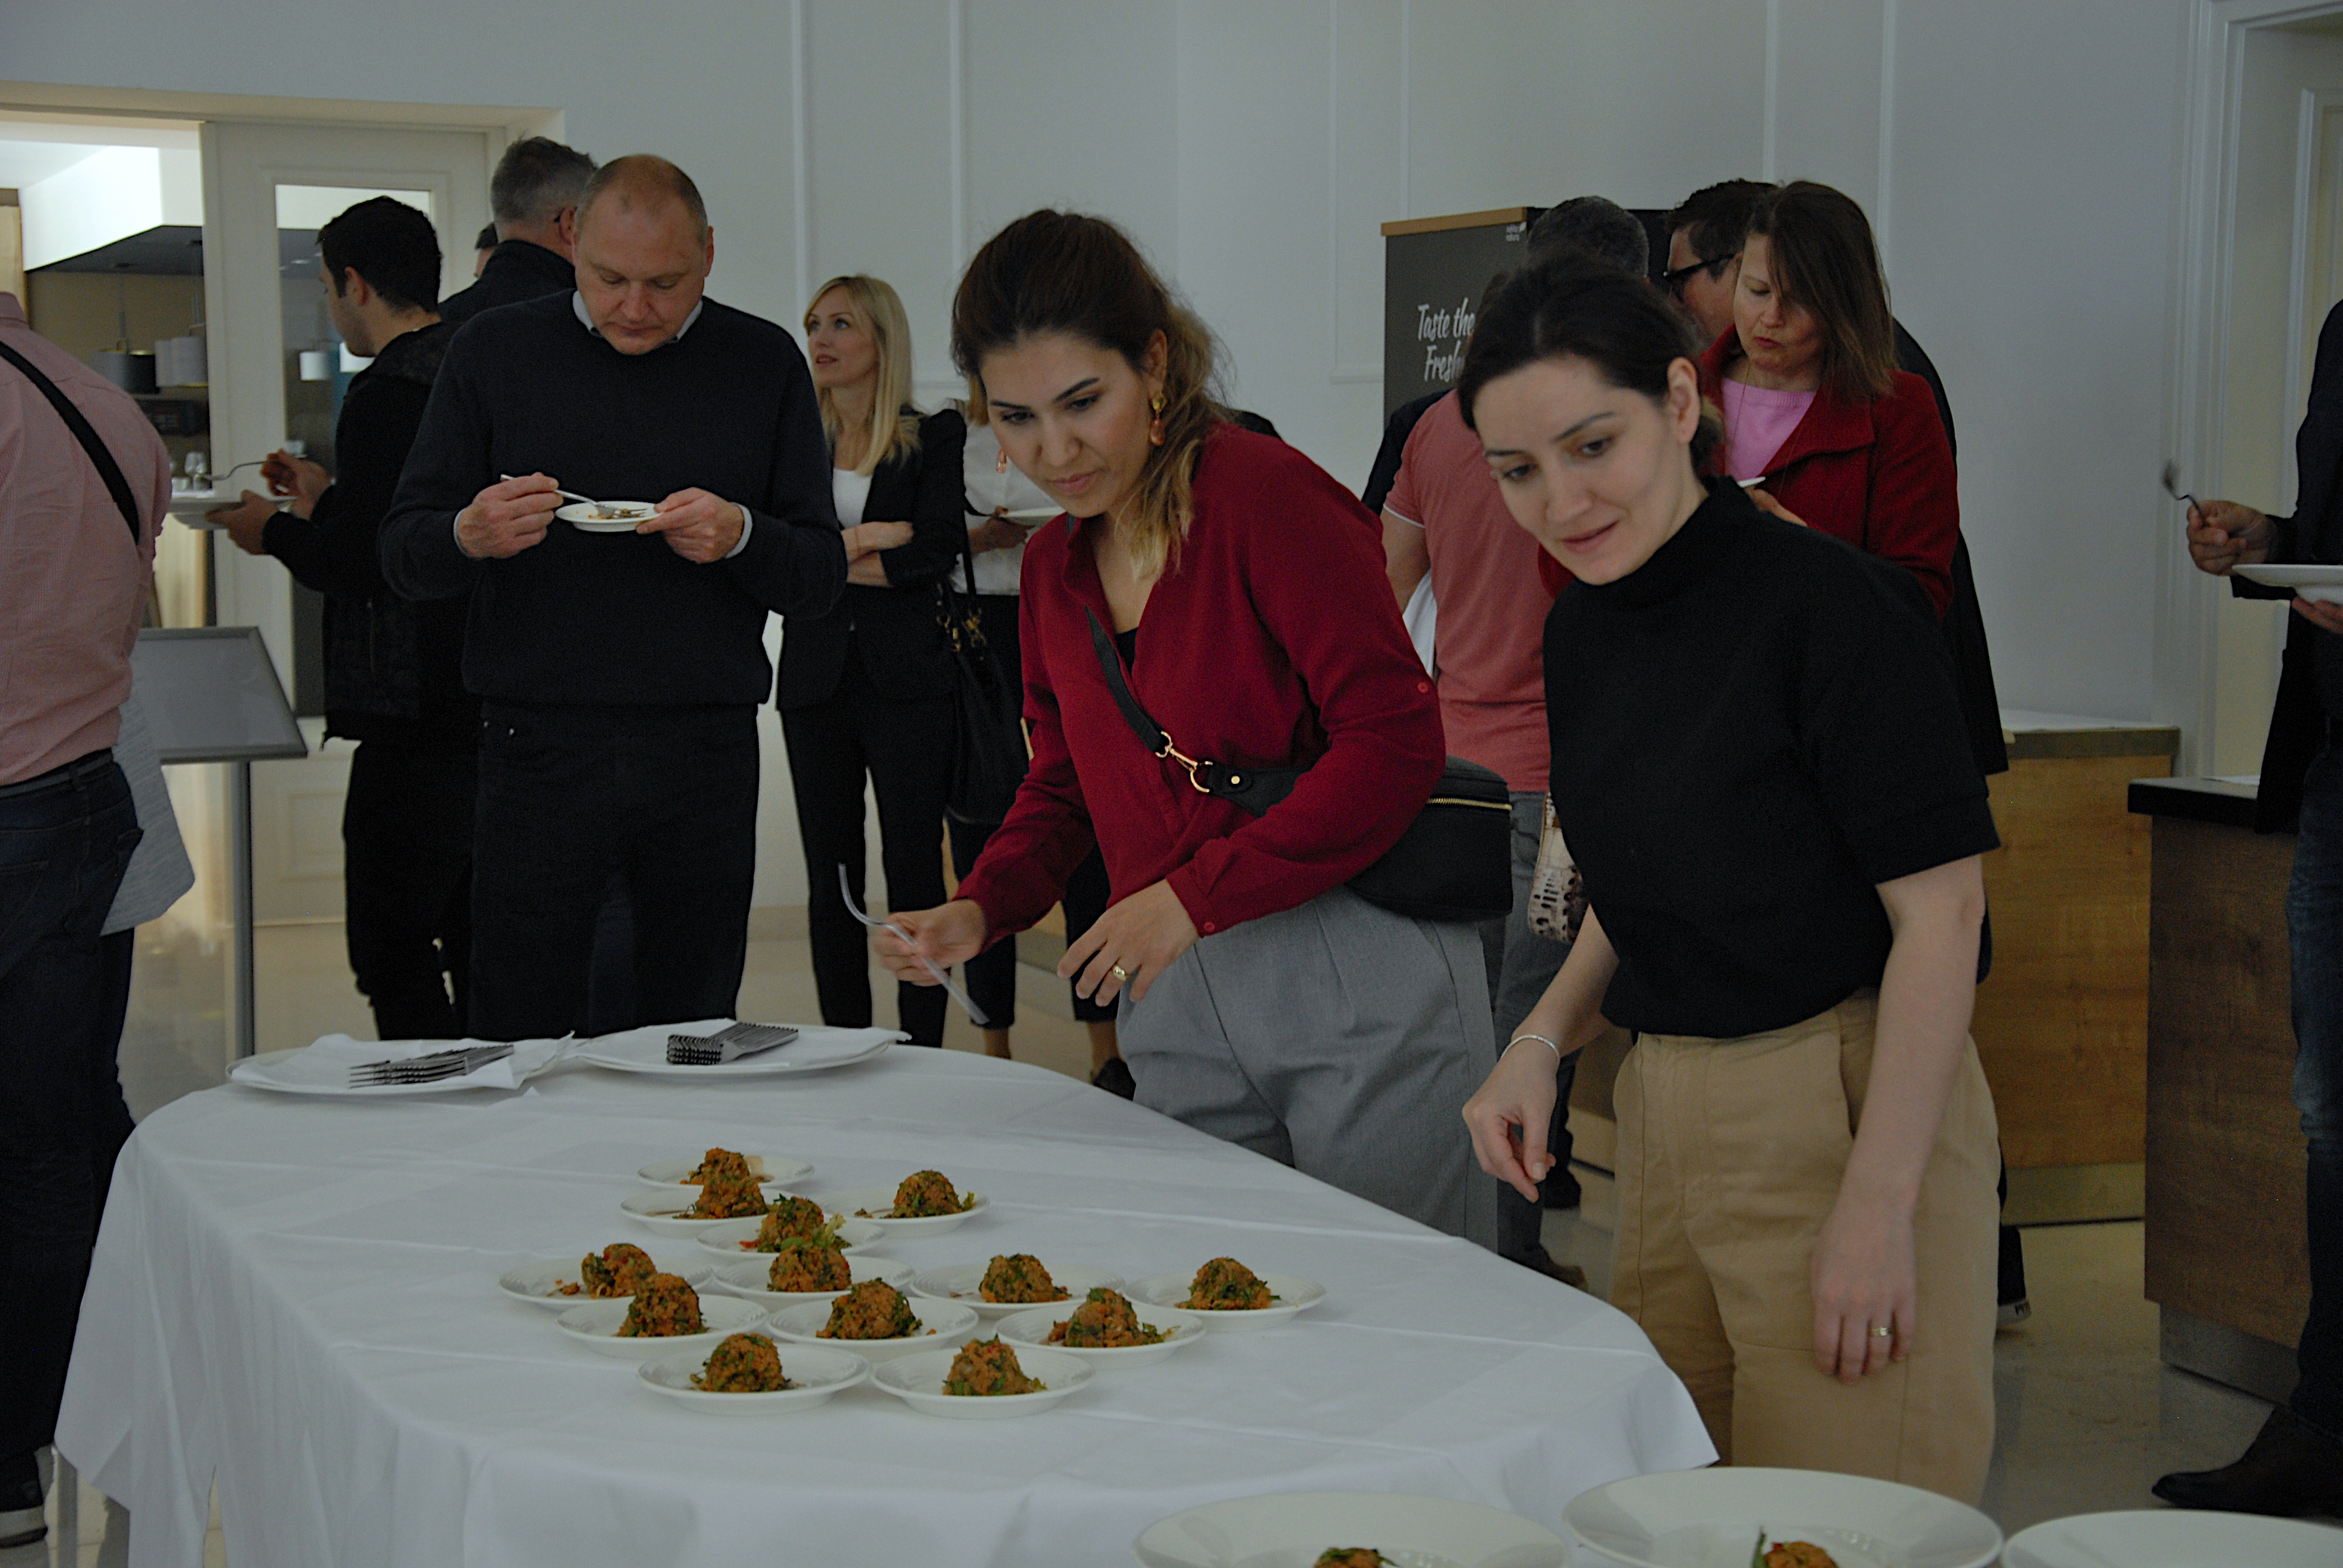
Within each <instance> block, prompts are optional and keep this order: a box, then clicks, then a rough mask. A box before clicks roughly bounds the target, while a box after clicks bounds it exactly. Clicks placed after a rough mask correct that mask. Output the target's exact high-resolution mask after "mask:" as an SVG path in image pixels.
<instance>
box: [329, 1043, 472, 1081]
mask: <svg viewBox="0 0 2343 1568" xmlns="http://www.w3.org/2000/svg"><path fill="white" fill-rule="evenodd" d="M512 1052H513V1048H512V1047H511V1046H509V1045H475V1046H470V1047H458V1049H456V1050H435V1051H433V1052H432V1053H431V1054H430V1055H428V1056H410V1057H407V1059H405V1060H397V1061H369V1062H366V1063H363V1064H362V1065H360V1066H357V1067H353V1068H351V1069H350V1087H351V1088H352V1089H387V1088H392V1087H395V1086H400V1085H405V1084H410V1083H437V1082H438V1081H441V1080H442V1079H448V1078H462V1077H465V1076H467V1075H468V1074H469V1073H472V1072H476V1071H478V1070H479V1069H481V1068H483V1067H486V1066H488V1063H490V1062H492V1061H502V1060H504V1059H505V1058H506V1057H508V1056H510V1055H511V1054H512Z"/></svg>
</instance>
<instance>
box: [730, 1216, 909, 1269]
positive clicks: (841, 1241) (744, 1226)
mask: <svg viewBox="0 0 2343 1568" xmlns="http://www.w3.org/2000/svg"><path fill="white" fill-rule="evenodd" d="M764 1223H765V1222H764V1221H762V1220H716V1221H709V1223H708V1225H707V1227H706V1228H705V1229H704V1230H702V1231H700V1232H699V1244H700V1245H701V1246H703V1247H705V1248H707V1249H708V1250H709V1251H711V1252H713V1253H715V1254H716V1255H717V1256H718V1257H719V1258H722V1259H723V1260H724V1261H727V1262H731V1263H737V1262H739V1261H740V1260H741V1259H743V1258H763V1259H765V1260H766V1261H768V1262H770V1261H771V1260H772V1256H773V1255H772V1254H771V1253H770V1252H759V1251H757V1250H756V1249H755V1248H754V1247H751V1246H749V1245H748V1244H747V1243H749V1242H751V1241H755V1240H756V1239H757V1232H758V1231H759V1230H761V1229H762V1228H763V1227H764ZM831 1229H833V1230H835V1231H837V1232H838V1248H839V1251H841V1252H844V1253H846V1254H847V1255H848V1256H849V1257H851V1256H852V1255H853V1254H855V1253H857V1252H860V1251H862V1250H863V1249H865V1248H866V1247H869V1246H870V1244H871V1243H873V1242H875V1241H878V1240H879V1239H880V1237H882V1236H884V1235H885V1234H886V1232H885V1231H881V1230H880V1229H879V1227H878V1226H876V1225H874V1224H872V1223H871V1222H870V1221H868V1220H846V1221H840V1222H839V1223H838V1224H836V1225H834V1226H832V1227H831Z"/></svg>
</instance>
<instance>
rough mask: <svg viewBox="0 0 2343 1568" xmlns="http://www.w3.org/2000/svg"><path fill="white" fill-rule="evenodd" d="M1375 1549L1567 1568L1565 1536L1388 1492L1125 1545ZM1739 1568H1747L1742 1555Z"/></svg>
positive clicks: (1407, 1561) (1275, 1559) (1163, 1566)
mask: <svg viewBox="0 0 2343 1568" xmlns="http://www.w3.org/2000/svg"><path fill="white" fill-rule="evenodd" d="M1336 1544H1342V1545H1358V1546H1373V1547H1376V1548H1378V1549H1380V1550H1381V1551H1382V1552H1383V1555H1384V1556H1385V1557H1386V1558H1388V1559H1389V1560H1390V1561H1391V1562H1393V1563H1398V1564H1400V1565H1401V1568H1465V1565H1466V1564H1468V1563H1484V1564H1485V1563H1504V1564H1505V1565H1506V1568H1564V1564H1566V1563H1570V1562H1572V1561H1573V1560H1574V1559H1573V1558H1572V1556H1571V1552H1570V1548H1569V1547H1568V1546H1566V1545H1564V1543H1563V1540H1562V1537H1560V1536H1559V1535H1556V1534H1555V1533H1554V1532H1553V1531H1551V1530H1548V1529H1546V1528H1545V1527H1544V1525H1541V1524H1534V1523H1531V1522H1530V1521H1528V1520H1526V1519H1522V1518H1518V1517H1516V1516H1515V1515H1513V1514H1511V1513H1504V1512H1503V1511H1502V1510H1499V1509H1495V1508H1488V1507H1484V1506H1483V1505H1482V1504H1480V1503H1460V1502H1458V1501H1457V1500H1455V1499H1454V1498H1450V1497H1418V1496H1413V1495H1412V1494H1410V1493H1393V1492H1287V1493H1268V1494H1266V1495H1263V1496H1258V1497H1235V1498H1231V1499H1230V1500H1228V1501H1227V1502H1225V1503H1205V1504H1204V1505H1203V1506H1202V1507H1201V1508H1191V1509H1187V1510H1185V1511H1183V1512H1182V1513H1174V1514H1172V1516H1171V1517H1170V1518H1168V1519H1159V1520H1157V1521H1156V1522H1155V1523H1152V1524H1151V1525H1149V1526H1148V1527H1147V1528H1146V1529H1145V1530H1144V1531H1142V1532H1141V1533H1140V1537H1139V1539H1138V1540H1136V1541H1134V1542H1132V1543H1131V1554H1132V1555H1133V1556H1135V1557H1137V1558H1138V1559H1139V1560H1140V1562H1141V1563H1145V1564H1146V1565H1147V1568H1228V1564H1230V1563H1243V1564H1244V1568H1311V1564H1312V1563H1316V1562H1317V1561H1318V1554H1319V1553H1321V1552H1322V1551H1324V1550H1325V1549H1326V1548H1327V1547H1328V1546H1330V1545H1336ZM1741 1555H1742V1561H1741V1562H1740V1563H1736V1564H1735V1568H1748V1557H1749V1554H1748V1553H1746V1552H1744V1553H1742V1554H1741Z"/></svg>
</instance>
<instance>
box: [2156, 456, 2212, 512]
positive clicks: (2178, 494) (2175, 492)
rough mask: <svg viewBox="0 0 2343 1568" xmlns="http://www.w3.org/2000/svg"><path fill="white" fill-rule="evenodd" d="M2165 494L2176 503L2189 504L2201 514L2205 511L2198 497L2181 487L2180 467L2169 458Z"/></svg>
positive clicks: (2165, 466) (2165, 467) (2166, 469)
mask: <svg viewBox="0 0 2343 1568" xmlns="http://www.w3.org/2000/svg"><path fill="white" fill-rule="evenodd" d="M2164 493H2165V494H2166V495H2167V496H2170V497H2171V498H2173V499H2174V500H2176V501H2186V502H2187V503H2188V505H2189V507H2190V508H2192V509H2194V510H2196V511H2199V512H2201V511H2203V510H2204V509H2205V508H2204V506H2203V505H2202V504H2201V503H2200V502H2198V500H2197V498H2196V497H2194V496H2192V495H2190V494H2189V493H2188V492H2187V491H2186V490H2184V489H2182V488H2181V487H2180V465H2179V464H2177V463H2175V462H2173V461H2171V460H2170V459H2168V458H2167V460H2166V462H2165V465H2164Z"/></svg>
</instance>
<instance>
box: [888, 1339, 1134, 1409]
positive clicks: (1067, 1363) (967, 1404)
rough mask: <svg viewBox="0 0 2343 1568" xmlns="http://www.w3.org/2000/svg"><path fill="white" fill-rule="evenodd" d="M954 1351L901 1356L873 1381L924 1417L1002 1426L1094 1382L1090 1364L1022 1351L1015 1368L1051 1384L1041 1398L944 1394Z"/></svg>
mask: <svg viewBox="0 0 2343 1568" xmlns="http://www.w3.org/2000/svg"><path fill="white" fill-rule="evenodd" d="M957 1353H958V1352H954V1351H921V1352H919V1353H918V1354H917V1355H908V1356H900V1357H898V1358H896V1359H895V1360H893V1361H890V1362H887V1363H886V1364H885V1365H884V1366H881V1367H877V1368H874V1369H872V1372H871V1374H870V1381H871V1382H874V1383H876V1384H877V1385H878V1386H879V1387H880V1388H882V1389H884V1390H886V1391H887V1392H889V1393H891V1394H893V1395H894V1396H895V1397H896V1398H897V1399H900V1400H901V1401H902V1402H904V1403H905V1404H908V1405H910V1407H911V1408H912V1409H913V1410H916V1411H918V1412H920V1414H922V1415H949V1416H958V1417H960V1419H962V1420H965V1421H1000V1420H1002V1419H1004V1418H1006V1417H1010V1416H1019V1415H1033V1414H1036V1413H1038V1412H1041V1411H1045V1410H1047V1409H1049V1408H1050V1407H1051V1405H1053V1404H1055V1403H1057V1402H1059V1401H1060V1400H1061V1399H1064V1398H1065V1397H1066V1396H1067V1395H1068V1394H1071V1393H1073V1392H1076V1391H1078V1390H1080V1389H1081V1386H1082V1385H1083V1384H1084V1383H1086V1382H1090V1381H1091V1369H1090V1367H1089V1365H1088V1364H1087V1363H1086V1362H1079V1361H1076V1360H1075V1359H1074V1358H1073V1357H1072V1356H1069V1355H1061V1354H1059V1353H1058V1352H1056V1351H1029V1350H1026V1349H1024V1348H1023V1347H1020V1348H1019V1349H1018V1352H1017V1364H1018V1365H1019V1366H1021V1367H1022V1368H1024V1369H1025V1375H1026V1376H1027V1377H1030V1378H1036V1379H1039V1380H1040V1381H1041V1382H1045V1383H1047V1384H1049V1387H1047V1388H1045V1389H1043V1390H1042V1391H1041V1392H1040V1393H1001V1394H985V1395H981V1396H980V1395H975V1394H950V1393H946V1392H944V1374H945V1373H946V1372H950V1371H951V1364H952V1357H953V1356H954V1355H956V1354H957Z"/></svg>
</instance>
